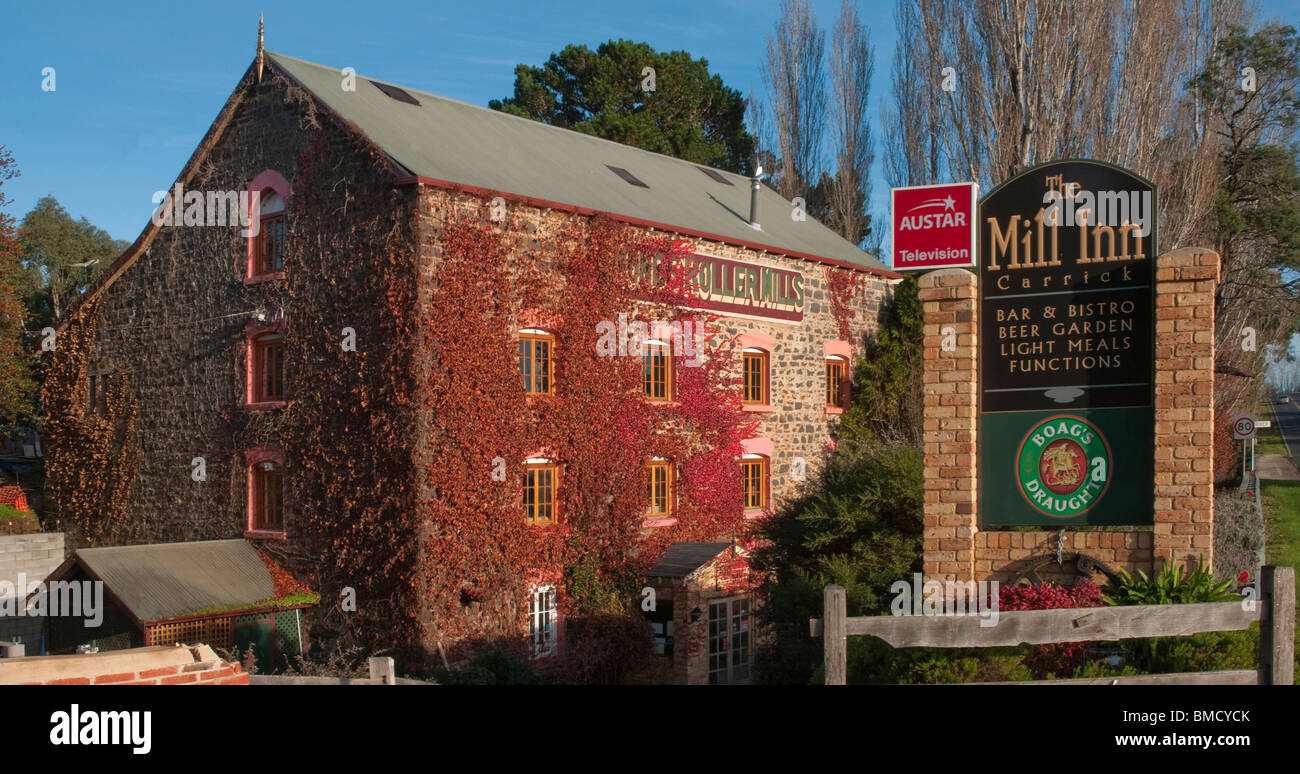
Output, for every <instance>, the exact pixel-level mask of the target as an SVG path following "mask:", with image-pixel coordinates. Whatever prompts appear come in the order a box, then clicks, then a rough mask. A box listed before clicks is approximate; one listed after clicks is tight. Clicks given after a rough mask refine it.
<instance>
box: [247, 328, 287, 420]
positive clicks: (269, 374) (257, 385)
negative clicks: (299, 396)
mask: <svg viewBox="0 0 1300 774" xmlns="http://www.w3.org/2000/svg"><path fill="white" fill-rule="evenodd" d="M252 357H253V401H254V402H256V403H263V402H266V401H275V400H284V337H283V336H282V335H280V334H279V333H268V334H266V335H264V336H259V337H257V338H256V339H253V347H252Z"/></svg>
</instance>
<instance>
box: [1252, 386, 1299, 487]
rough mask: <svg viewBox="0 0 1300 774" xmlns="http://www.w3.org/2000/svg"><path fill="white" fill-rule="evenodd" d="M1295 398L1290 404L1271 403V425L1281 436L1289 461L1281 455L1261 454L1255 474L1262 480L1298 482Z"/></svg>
mask: <svg viewBox="0 0 1300 774" xmlns="http://www.w3.org/2000/svg"><path fill="white" fill-rule="evenodd" d="M1296 400H1297V396H1292V397H1291V402H1290V403H1276V402H1275V403H1273V406H1272V407H1273V425H1274V427H1276V428H1277V430H1278V433H1280V434H1281V436H1282V443H1283V444H1285V445H1286V449H1287V453H1288V454H1289V455H1290V457H1291V458H1290V459H1287V458H1286V457H1284V456H1283V455H1281V454H1261V455H1259V461H1258V462H1257V463H1256V465H1255V468H1256V473H1257V474H1258V476H1259V477H1260V478H1262V479H1268V480H1273V481H1300V471H1297V470H1296V466H1295V463H1293V462H1292V460H1294V459H1296V455H1297V454H1300V406H1297V405H1296Z"/></svg>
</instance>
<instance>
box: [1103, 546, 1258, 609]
mask: <svg viewBox="0 0 1300 774" xmlns="http://www.w3.org/2000/svg"><path fill="white" fill-rule="evenodd" d="M1119 574H1120V582H1119V583H1118V584H1116V583H1111V584H1108V585H1107V586H1106V595H1105V596H1103V597H1102V599H1103V601H1105V602H1106V604H1108V605H1171V604H1186V603H1191V602H1230V601H1233V600H1238V599H1240V597H1239V596H1237V595H1236V594H1233V593H1232V592H1230V591H1228V589H1230V588H1231V587H1232V580H1231V579H1229V580H1224V581H1220V580H1216V579H1215V577H1214V574H1213V573H1212V572H1210V570H1209V568H1208V567H1206V566H1205V561H1204V560H1203V559H1202V558H1200V557H1197V560H1196V569H1194V570H1191V571H1188V570H1187V568H1185V567H1183V566H1182V565H1179V564H1177V563H1171V562H1162V564H1161V567H1160V572H1158V573H1156V574H1155V575H1154V576H1152V577H1150V578H1148V577H1147V574H1146V573H1145V572H1143V571H1141V570H1138V574H1137V575H1136V576H1134V575H1133V574H1131V573H1130V572H1129V571H1128V570H1120V572H1119Z"/></svg>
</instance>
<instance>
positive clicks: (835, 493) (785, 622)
mask: <svg viewBox="0 0 1300 774" xmlns="http://www.w3.org/2000/svg"><path fill="white" fill-rule="evenodd" d="M922 472H923V466H922V460H921V452H920V450H919V449H917V448H915V447H912V446H903V445H890V446H880V447H877V448H874V449H872V450H870V451H861V452H855V453H839V454H836V455H834V456H832V457H831V458H830V459H829V460H828V461H827V465H826V468H825V469H824V470H823V471H822V473H821V475H820V476H819V479H818V481H817V482H816V485H815V486H813V487H811V488H810V489H809V491H808V494H806V495H804V496H803V497H801V498H800V499H798V500H796V501H795V502H793V503H792V504H791V505H789V506H788V507H786V508H784V509H783V510H781V511H780V512H778V513H777V514H775V515H774V516H772V517H771V518H770V519H768V520H767V521H766V522H765V523H764V525H763V527H762V529H761V531H760V534H759V543H760V547H759V548H757V549H756V550H755V553H754V565H755V566H756V567H757V568H758V569H760V570H761V571H763V572H765V573H766V577H767V581H766V583H765V591H766V594H767V601H766V603H765V604H764V605H763V607H762V608H761V609H760V611H759V613H758V615H759V616H761V618H762V620H763V621H764V622H765V623H766V624H767V625H769V626H771V628H772V631H773V633H774V641H773V642H772V644H771V646H770V647H768V648H765V649H764V650H761V651H760V652H759V653H758V657H757V659H756V668H757V672H758V677H759V679H760V680H762V681H763V682H772V683H807V682H808V681H809V680H810V679H812V675H813V673H814V670H815V669H816V668H817V664H818V663H819V662H820V661H821V643H820V641H818V640H815V639H813V638H811V637H809V636H808V619H809V618H815V617H820V615H821V608H822V589H823V587H824V586H825V585H826V584H828V583H836V584H839V585H841V586H843V587H844V588H845V589H846V591H847V597H848V614H849V615H850V616H856V615H872V614H876V613H880V612H882V611H885V610H886V609H887V608H888V607H889V602H890V596H889V588H890V586H891V585H892V584H893V583H894V582H895V581H897V580H900V579H908V578H910V577H911V574H912V573H913V572H915V571H917V570H919V569H920V558H921V506H922V490H921V485H922ZM853 647H857V646H851V648H850V650H851V652H852V648H853ZM852 673H853V666H852V665H850V675H851V676H852ZM855 679H856V678H855Z"/></svg>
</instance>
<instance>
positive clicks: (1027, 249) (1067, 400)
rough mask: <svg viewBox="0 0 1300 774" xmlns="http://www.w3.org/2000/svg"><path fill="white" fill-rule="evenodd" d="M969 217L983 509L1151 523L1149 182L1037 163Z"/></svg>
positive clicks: (1105, 168) (986, 514) (996, 520)
mask: <svg viewBox="0 0 1300 774" xmlns="http://www.w3.org/2000/svg"><path fill="white" fill-rule="evenodd" d="M977 223H978V229H979V235H978V250H979V255H978V260H979V267H978V272H979V287H980V306H979V321H980V325H979V330H980V333H979V337H980V338H979V348H978V350H979V419H978V433H977V436H978V440H979V460H978V466H979V479H978V480H979V513H980V522H981V523H982V524H983V525H988V526H997V525H1007V524H1018V525H1062V526H1063V525H1067V524H1108V525H1120V524H1123V525H1143V524H1150V523H1151V522H1152V513H1153V502H1154V501H1153V493H1154V490H1153V486H1154V483H1153V479H1154V444H1153V441H1152V439H1153V433H1154V430H1155V428H1154V411H1153V403H1152V396H1153V381H1154V334H1155V324H1154V317H1155V310H1154V304H1153V301H1152V298H1153V295H1152V286H1153V280H1154V270H1153V268H1152V266H1153V263H1154V258H1155V255H1156V192H1155V187H1154V186H1153V185H1152V184H1151V183H1150V182H1148V181H1146V180H1143V179H1142V178H1140V177H1138V176H1136V175H1134V174H1132V173H1130V172H1127V171H1125V170H1123V169H1119V168H1117V167H1112V166H1109V165H1106V164H1101V163H1097V162H1093V161H1066V162H1058V163H1052V164H1045V165H1043V166H1039V167H1036V168H1034V169H1031V170H1028V171H1026V172H1024V173H1022V174H1020V175H1018V176H1016V177H1014V178H1012V179H1011V180H1008V181H1006V182H1005V183H1003V184H1002V185H1000V186H998V187H997V188H995V189H994V190H993V191H991V192H989V194H988V195H987V196H985V197H984V198H983V199H982V200H981V201H980V204H979V215H978V220H977Z"/></svg>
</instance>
